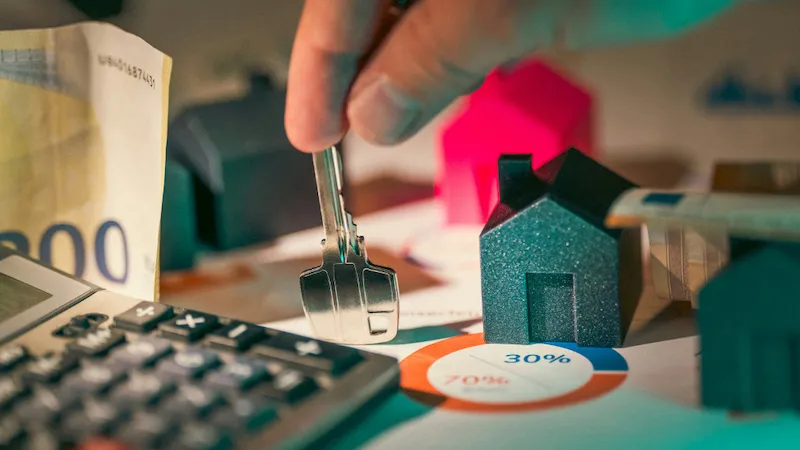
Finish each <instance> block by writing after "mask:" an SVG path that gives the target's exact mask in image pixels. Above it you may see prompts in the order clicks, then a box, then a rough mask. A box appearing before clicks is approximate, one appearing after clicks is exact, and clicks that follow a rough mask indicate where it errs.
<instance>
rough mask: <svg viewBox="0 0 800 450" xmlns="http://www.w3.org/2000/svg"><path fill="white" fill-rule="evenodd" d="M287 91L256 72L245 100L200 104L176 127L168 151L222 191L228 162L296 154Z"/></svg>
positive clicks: (173, 125) (180, 117) (180, 118)
mask: <svg viewBox="0 0 800 450" xmlns="http://www.w3.org/2000/svg"><path fill="white" fill-rule="evenodd" d="M285 100H286V91H285V90H283V89H282V88H278V87H276V86H273V85H272V84H271V81H270V79H269V78H268V77H266V76H263V75H259V74H254V75H253V76H252V77H251V80H250V91H249V92H248V93H247V94H246V95H245V96H242V97H240V98H235V99H231V100H223V101H220V102H214V103H208V104H199V105H195V106H192V107H190V108H188V109H186V110H185V111H183V112H181V113H180V114H179V115H178V116H177V117H176V118H175V119H174V120H173V121H172V123H170V135H169V142H168V147H169V148H170V150H172V151H173V152H178V153H179V154H176V155H174V156H175V157H176V158H177V159H178V160H179V161H181V162H183V163H185V164H188V165H189V166H191V167H192V168H193V169H194V172H195V173H196V174H197V175H198V176H199V177H200V178H201V179H203V181H205V182H206V183H207V184H208V185H209V186H211V187H212V189H214V190H221V189H222V185H223V183H222V174H221V166H222V164H223V162H224V161H228V160H235V159H240V158H248V157H252V156H254V155H256V154H263V153H271V152H279V151H287V150H292V148H293V147H292V145H291V143H290V142H289V138H288V137H287V135H286V130H285V129H284V126H283V114H284V105H285Z"/></svg>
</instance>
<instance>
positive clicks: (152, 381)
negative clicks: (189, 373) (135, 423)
mask: <svg viewBox="0 0 800 450" xmlns="http://www.w3.org/2000/svg"><path fill="white" fill-rule="evenodd" d="M174 389H175V382H173V381H172V380H169V379H162V378H161V377H158V376H157V375H155V374H153V373H139V372H134V373H132V374H131V375H130V377H129V378H128V380H127V381H125V382H124V383H122V384H121V385H119V386H118V387H117V388H116V389H115V390H114V392H113V393H112V394H111V399H112V401H113V402H114V403H115V404H118V405H120V406H122V407H123V408H125V409H135V408H137V407H140V406H151V405H154V404H156V403H158V401H159V400H161V398H163V397H164V396H165V395H167V394H169V393H170V392H172V391H173V390H174Z"/></svg>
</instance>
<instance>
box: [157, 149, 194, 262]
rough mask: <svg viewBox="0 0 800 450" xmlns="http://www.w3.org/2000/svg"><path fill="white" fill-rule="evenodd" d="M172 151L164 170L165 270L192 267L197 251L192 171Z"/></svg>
mask: <svg viewBox="0 0 800 450" xmlns="http://www.w3.org/2000/svg"><path fill="white" fill-rule="evenodd" d="M170 156H171V155H169V154H168V155H167V161H166V168H165V171H164V197H163V202H162V204H161V234H160V239H159V240H160V243H161V247H160V252H159V256H160V258H159V266H160V268H161V270H163V271H172V270H184V269H190V268H192V266H193V265H194V258H195V254H196V253H197V244H198V243H197V225H196V224H195V214H194V185H193V180H192V174H191V173H189V171H188V170H186V168H185V167H184V166H183V165H182V164H180V163H179V162H177V161H174V160H173V159H172V158H171V157H170Z"/></svg>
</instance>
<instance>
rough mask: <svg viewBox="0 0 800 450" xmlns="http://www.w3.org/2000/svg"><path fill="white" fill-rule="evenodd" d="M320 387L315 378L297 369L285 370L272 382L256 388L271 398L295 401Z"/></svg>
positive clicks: (284, 401)
mask: <svg viewBox="0 0 800 450" xmlns="http://www.w3.org/2000/svg"><path fill="white" fill-rule="evenodd" d="M317 389H318V386H317V383H316V382H315V381H314V379H313V378H311V377H308V376H306V375H304V374H303V373H302V372H300V371H297V370H284V371H282V372H280V373H278V374H277V375H275V378H274V379H273V380H272V381H271V382H270V383H265V384H263V385H261V386H258V387H257V388H256V391H257V392H258V393H260V394H262V395H265V396H267V397H269V398H272V399H275V400H277V401H279V402H283V403H295V402H297V401H299V400H301V399H303V398H305V397H307V396H309V395H311V394H312V393H314V392H316V391H317Z"/></svg>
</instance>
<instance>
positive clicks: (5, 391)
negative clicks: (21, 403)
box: [0, 377, 30, 411]
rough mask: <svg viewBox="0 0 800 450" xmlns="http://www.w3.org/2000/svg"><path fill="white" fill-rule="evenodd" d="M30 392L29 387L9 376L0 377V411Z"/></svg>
mask: <svg viewBox="0 0 800 450" xmlns="http://www.w3.org/2000/svg"><path fill="white" fill-rule="evenodd" d="M29 392H30V389H29V388H28V387H27V386H25V385H24V384H22V383H19V382H17V381H16V380H14V379H13V378H11V377H2V378H0V411H3V410H5V409H6V408H9V407H10V406H11V405H13V404H14V402H16V401H17V400H19V399H20V398H22V397H24V396H25V395H27V394H28V393H29Z"/></svg>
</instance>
